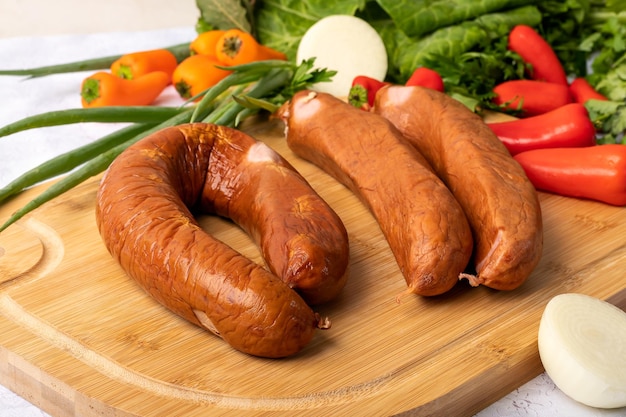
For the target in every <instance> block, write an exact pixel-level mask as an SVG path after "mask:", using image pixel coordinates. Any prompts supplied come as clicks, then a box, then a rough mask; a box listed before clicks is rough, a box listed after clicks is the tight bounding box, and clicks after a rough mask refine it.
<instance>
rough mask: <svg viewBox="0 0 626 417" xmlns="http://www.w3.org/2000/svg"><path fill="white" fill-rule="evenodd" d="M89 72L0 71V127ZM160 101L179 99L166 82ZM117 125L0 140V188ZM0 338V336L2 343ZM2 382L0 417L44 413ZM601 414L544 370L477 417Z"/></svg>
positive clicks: (5, 53)
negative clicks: (24, 74)
mask: <svg viewBox="0 0 626 417" xmlns="http://www.w3.org/2000/svg"><path fill="white" fill-rule="evenodd" d="M194 36H195V33H194V32H193V29H190V28H180V29H168V30H158V31H145V32H131V33H128V32H123V33H99V34H98V33H97V34H90V35H63V36H51V37H33V38H30V37H24V38H8V39H0V68H2V69H20V68H29V67H37V66H41V65H50V64H58V63H65V62H71V61H76V60H82V59H89V58H95V57H101V56H107V55H115V54H122V53H126V52H132V51H136V50H141V49H150V48H157V47H163V46H171V45H175V44H178V43H182V42H188V41H191V40H192V39H193V37H194ZM87 75H88V72H87V73H85V72H82V73H70V74H62V75H54V76H48V77H42V78H37V79H31V80H24V79H22V78H20V77H8V76H4V77H0V126H4V125H6V124H8V123H11V122H14V121H17V120H19V119H21V118H24V117H26V116H31V115H34V114H39V113H43V112H46V111H51V110H61V109H67V108H78V107H80V96H79V90H80V84H81V81H82V80H83V78H85V77H86V76H87ZM168 88H169V89H170V90H169V91H166V92H165V93H164V95H163V96H162V98H161V99H160V103H161V104H171V105H174V104H180V103H182V100H181V99H180V98H179V97H178V96H177V94H176V92H175V91H173V88H172V87H168ZM120 127H121V126H120V125H112V124H103V123H89V124H75V125H67V126H57V127H49V128H44V129H34V130H27V131H25V132H21V133H17V134H14V135H11V136H7V137H1V138H0V187H3V186H5V185H6V184H8V183H9V182H10V181H11V180H13V179H15V178H16V177H18V176H19V175H20V174H22V173H23V172H25V171H26V170H28V169H30V168H33V167H35V166H36V165H38V164H40V163H42V162H44V161H46V160H48V159H50V158H52V157H54V156H56V155H58V154H61V153H63V152H67V151H69V150H71V149H73V148H76V147H78V146H81V145H83V144H85V143H88V142H90V141H93V140H95V139H97V138H99V137H102V136H103V135H105V134H107V133H110V132H112V131H114V130H116V129H118V128H120ZM0 343H1V342H0ZM45 415H46V414H45V413H43V412H42V411H41V410H39V409H38V408H37V407H35V406H32V405H31V404H29V403H28V402H26V401H24V400H23V399H21V398H20V397H18V396H17V395H15V394H13V393H12V392H11V391H9V390H8V389H6V388H5V387H4V386H2V380H1V379H0V417H9V416H20V417H29V416H45ZM528 416H538V417H539V416H540V417H561V416H562V417H607V416H611V417H613V416H615V417H617V416H626V409H624V408H623V409H619V410H598V409H592V408H589V407H585V406H583V405H580V404H578V403H576V402H574V401H573V400H571V399H570V398H568V397H566V396H565V395H564V394H563V393H562V392H561V391H559V390H558V389H557V388H556V387H555V386H554V384H553V383H552V381H551V380H550V378H548V377H547V376H546V375H545V374H541V375H539V376H538V377H537V378H535V379H533V380H532V381H530V382H528V383H526V384H525V385H523V386H522V387H520V388H519V389H516V390H515V391H513V392H512V393H511V394H509V395H507V396H506V397H504V398H502V399H501V400H499V401H497V402H496V403H494V404H493V405H491V406H490V407H488V408H487V409H485V410H483V411H481V412H480V413H478V414H477V416H476V417H528Z"/></svg>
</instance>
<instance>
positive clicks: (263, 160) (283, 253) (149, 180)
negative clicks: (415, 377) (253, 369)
mask: <svg viewBox="0 0 626 417" xmlns="http://www.w3.org/2000/svg"><path fill="white" fill-rule="evenodd" d="M192 210H193V211H194V212H195V211H198V210H202V211H205V212H210V213H216V214H219V215H224V216H230V217H231V219H232V220H233V221H235V222H236V223H237V222H239V223H240V224H241V225H242V227H243V228H244V229H245V230H246V231H247V232H249V233H250V234H251V236H252V237H253V239H254V240H255V241H256V242H259V244H260V246H261V247H262V253H263V254H264V255H265V256H266V258H265V260H266V262H267V263H268V266H269V267H270V269H272V270H275V271H277V273H279V274H281V277H284V278H285V281H286V282H283V280H281V278H279V277H277V276H276V275H275V274H272V273H271V272H270V271H268V270H267V269H266V268H264V267H263V266H261V265H258V264H256V263H254V262H253V261H251V260H249V259H247V258H246V257H244V256H243V255H241V254H240V253H239V252H237V251H235V250H234V249H232V248H231V247H229V246H227V245H226V244H224V243H223V242H221V241H219V240H217V239H215V238H214V237H212V236H210V235H209V234H208V233H206V232H205V231H204V230H202V229H201V227H200V226H199V224H198V223H197V221H196V219H195V218H194V215H193V212H192ZM273 211H276V213H274V212H273ZM96 220H97V225H98V228H99V231H100V233H101V236H102V238H103V241H104V243H105V245H106V246H107V248H108V250H109V251H110V253H111V254H112V255H113V257H114V258H115V259H116V260H117V261H118V262H119V264H120V265H121V267H122V269H123V270H124V271H126V273H127V274H128V275H130V276H131V277H133V278H134V279H135V280H136V281H137V282H138V283H139V284H140V286H141V287H143V288H144V289H145V290H146V292H148V293H149V294H150V295H151V296H153V297H154V298H155V299H156V300H158V301H159V302H160V303H162V304H163V305H164V306H166V307H168V308H169V309H171V310H172V311H174V312H175V313H177V314H179V315H180V316H182V317H183V318H185V319H187V320H189V321H190V322H192V323H195V324H197V325H199V326H201V327H204V328H206V329H208V330H210V331H212V332H213V333H215V334H217V335H219V336H220V337H222V338H223V339H224V340H225V341H226V342H228V343H229V344H230V345H231V346H233V347H234V348H236V349H238V350H240V351H242V352H245V353H248V354H251V355H256V356H262V357H284V356H288V355H292V354H295V353H296V352H298V351H300V350H301V349H302V348H303V347H304V346H305V345H306V344H308V343H309V342H310V340H311V339H312V337H313V335H314V331H315V329H316V328H325V327H328V326H329V322H328V321H327V319H322V318H321V317H320V316H319V315H318V314H317V313H315V312H314V311H313V310H312V309H311V307H310V306H309V305H308V304H307V303H306V301H305V300H304V299H303V297H301V296H300V295H299V294H298V293H297V292H296V291H294V289H292V288H290V287H294V288H298V287H301V288H302V291H303V293H310V294H312V298H313V299H314V300H328V299H330V298H331V297H332V296H335V295H337V293H338V292H339V291H340V290H341V288H342V287H343V285H344V284H345V280H346V276H347V265H348V241H347V232H346V230H345V228H344V226H343V223H342V222H341V220H340V219H339V217H338V216H337V215H336V214H335V212H334V211H332V210H331V209H330V207H329V206H327V205H326V203H325V202H324V201H323V200H322V199H321V197H319V196H318V195H317V194H316V193H315V191H313V189H312V188H311V187H310V185H309V184H308V183H307V182H306V181H305V180H304V178H303V177H302V176H301V175H300V174H298V173H297V172H296V171H295V169H294V168H293V167H292V166H291V165H289V164H288V163H287V161H286V160H284V159H283V158H282V157H281V156H280V155H279V154H277V153H276V152H274V151H273V150H271V149H270V148H269V147H268V146H266V145H265V144H263V143H262V142H260V141H256V140H255V139H253V138H252V137H250V136H248V135H246V134H245V133H243V132H241V131H238V130H235V129H231V128H227V127H223V126H217V125H212V124H203V123H193V124H187V125H180V126H175V127H170V128H166V129H163V130H161V131H159V132H157V133H155V134H152V135H150V136H148V137H146V138H144V139H142V140H140V141H139V142H137V143H136V144H134V145H132V146H130V147H129V148H128V149H126V150H125V151H124V152H123V153H122V154H121V155H120V156H119V157H117V158H116V159H115V160H114V162H113V163H112V164H111V166H110V167H109V169H108V170H107V171H106V172H105V174H104V176H103V178H102V180H101V183H100V187H99V189H98V194H97V204H96ZM315 274H317V275H319V276H317V277H315ZM300 276H303V277H304V278H303V281H304V282H300V278H299V277H300ZM316 285H317V286H318V287H319V288H321V289H317V288H315V286H316ZM324 292H327V294H329V295H325V294H324Z"/></svg>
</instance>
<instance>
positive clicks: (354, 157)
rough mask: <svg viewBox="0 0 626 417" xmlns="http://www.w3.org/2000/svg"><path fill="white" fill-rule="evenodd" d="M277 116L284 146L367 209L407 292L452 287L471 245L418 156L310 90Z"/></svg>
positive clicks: (373, 120)
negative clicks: (390, 253)
mask: <svg viewBox="0 0 626 417" xmlns="http://www.w3.org/2000/svg"><path fill="white" fill-rule="evenodd" d="M278 114H279V117H281V118H282V119H283V120H284V122H285V124H286V137H287V144H288V145H289V147H290V148H291V149H292V150H293V151H294V152H295V153H296V154H297V155H298V156H300V157H302V158H304V159H307V160H309V161H311V162H313V163H314V164H316V165H317V166H319V167H320V168H321V169H323V170H324V171H326V172H327V173H329V174H330V175H332V176H333V177H335V178H336V179H337V180H338V181H339V182H341V183H342V184H344V185H345V186H346V187H347V188H349V189H350V190H351V191H352V192H354V193H355V195H357V196H358V197H359V198H360V199H361V200H362V201H363V203H364V204H365V205H366V206H368V207H369V209H370V210H371V212H372V213H373V214H374V216H375V217H376V219H377V221H378V223H379V225H380V227H381V230H382V232H383V234H384V235H385V237H386V239H387V241H388V242H389V245H390V248H391V250H392V252H393V254H394V256H395V257H396V260H397V262H398V265H399V267H400V269H401V271H402V273H403V275H404V276H405V279H406V281H407V284H408V292H413V293H416V294H420V295H427V296H431V295H438V294H442V293H444V292H446V291H448V290H449V289H451V288H452V287H453V286H454V285H455V283H456V282H458V279H459V274H460V273H461V272H463V270H464V268H465V267H466V266H467V263H468V261H469V258H470V255H471V251H472V246H473V244H472V237H471V231H470V229H469V225H468V223H467V220H466V218H465V215H464V214H463V211H462V210H461V208H460V206H459V205H458V203H457V202H456V200H455V199H454V197H453V196H452V194H451V193H450V192H449V190H448V189H447V188H446V187H445V185H444V184H443V183H442V182H441V180H440V179H439V178H438V177H437V176H436V175H435V174H434V173H433V171H432V169H431V168H430V167H429V166H428V163H427V162H426V161H425V160H424V158H423V157H422V156H421V155H420V154H419V153H418V152H417V151H416V150H415V149H414V148H413V147H412V146H410V145H409V144H408V142H406V140H405V139H404V138H402V135H401V134H400V133H399V132H398V131H397V130H396V129H395V128H394V127H393V126H392V125H391V124H390V123H389V122H388V121H387V120H385V119H384V118H382V117H380V116H378V115H375V114H373V113H367V112H364V111H362V110H358V109H356V108H354V107H352V106H351V105H349V104H347V103H345V102H343V101H341V100H339V99H337V98H335V97H333V96H331V95H328V94H325V93H315V92H310V91H301V92H299V93H296V95H295V96H294V97H293V98H292V100H291V101H290V102H289V103H286V104H285V105H283V107H282V108H281V110H280V111H279V112H278Z"/></svg>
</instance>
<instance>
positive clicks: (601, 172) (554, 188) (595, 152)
mask: <svg viewBox="0 0 626 417" xmlns="http://www.w3.org/2000/svg"><path fill="white" fill-rule="evenodd" d="M514 158H515V160H516V161H517V162H519V163H520V165H521V166H522V167H523V168H524V171H526V175H527V176H528V178H529V179H530V181H531V182H532V183H533V184H534V186H535V187H536V188H537V189H539V190H543V191H549V192H552V193H556V194H560V195H564V196H569V197H577V198H586V199H591V200H597V201H602V202H604V203H608V204H612V205H615V206H624V205H626V146H625V145H621V144H611V145H598V146H590V147H587V148H546V149H535V150H532V151H527V152H522V153H520V154H517V155H515V156H514Z"/></svg>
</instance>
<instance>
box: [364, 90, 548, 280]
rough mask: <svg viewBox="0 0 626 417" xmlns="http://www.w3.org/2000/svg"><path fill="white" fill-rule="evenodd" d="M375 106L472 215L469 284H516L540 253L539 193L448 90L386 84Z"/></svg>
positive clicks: (525, 277) (502, 146)
mask: <svg viewBox="0 0 626 417" xmlns="http://www.w3.org/2000/svg"><path fill="white" fill-rule="evenodd" d="M373 111H374V112H375V113H377V114H380V115H382V116H383V117H385V118H386V119H388V120H389V121H391V123H393V124H394V125H395V126H396V127H397V128H398V129H399V130H400V131H401V132H402V133H403V134H404V135H405V137H406V138H407V139H408V140H409V141H410V142H411V143H412V144H413V145H414V146H415V148H416V149H418V150H419V151H420V152H421V153H422V154H423V155H424V157H426V159H427V160H428V161H429V162H430V164H431V165H432V167H433V168H434V169H435V171H436V172H437V174H438V175H439V176H440V177H441V178H442V179H443V181H444V182H445V183H446V185H447V186H448V187H449V188H450V190H451V191H452V193H453V194H454V196H455V197H456V199H457V200H458V201H459V203H460V204H461V206H462V207H463V210H464V211H465V213H466V215H467V218H468V219H469V222H470V225H471V227H472V231H473V234H474V241H475V244H476V248H475V252H474V255H473V256H474V266H475V270H476V271H475V274H474V273H472V274H465V275H464V276H465V277H466V278H468V279H469V281H470V283H471V284H472V285H475V286H476V285H480V284H482V285H485V286H487V287H491V288H494V289H499V290H511V289H514V288H517V287H519V286H520V285H521V284H522V283H523V282H524V281H525V280H526V279H527V278H528V276H529V275H530V274H531V272H532V271H533V269H534V268H535V266H536V265H537V263H538V262H539V260H540V258H541V253H542V248H543V226H542V218H541V207H540V205H539V200H538V197H537V192H536V190H535V188H534V187H533V185H532V183H531V182H530V181H529V180H528V178H527V177H526V174H525V173H524V170H523V169H522V168H521V166H520V165H519V164H518V163H517V162H516V161H515V160H514V159H513V158H512V157H511V155H510V153H509V152H508V151H507V149H506V147H505V146H504V145H503V144H502V142H501V141H500V140H499V139H498V137H497V136H496V135H495V134H494V133H493V132H492V131H491V130H490V129H489V127H488V126H487V125H486V124H485V123H484V122H483V121H482V119H481V118H480V116H478V115H477V114H475V113H473V112H472V111H470V110H469V109H468V108H467V107H465V106H464V105H463V104H461V103H460V102H458V101H457V100H455V99H453V98H451V97H450V96H448V95H446V94H444V93H440V92H438V91H434V90H431V89H427V88H422V87H405V86H391V87H385V88H383V89H381V90H380V91H379V92H378V94H377V96H376V100H375V104H374V109H373Z"/></svg>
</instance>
